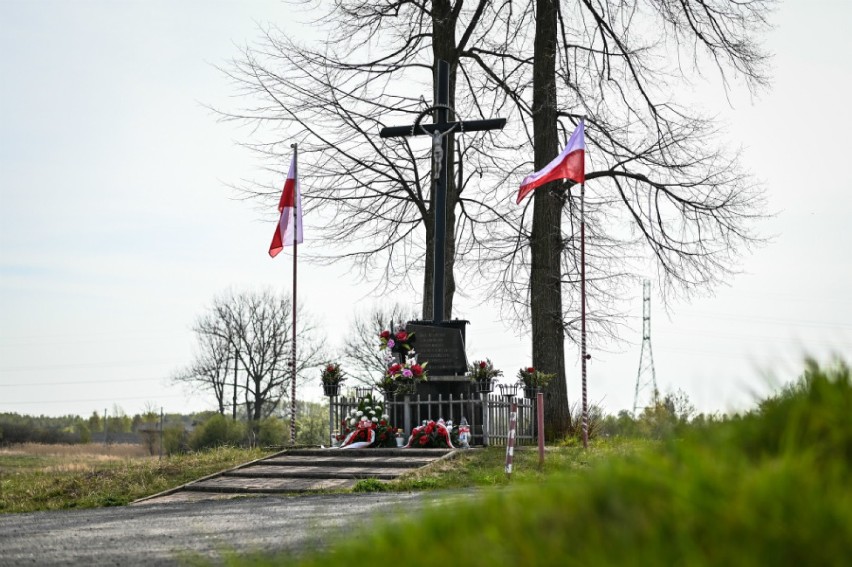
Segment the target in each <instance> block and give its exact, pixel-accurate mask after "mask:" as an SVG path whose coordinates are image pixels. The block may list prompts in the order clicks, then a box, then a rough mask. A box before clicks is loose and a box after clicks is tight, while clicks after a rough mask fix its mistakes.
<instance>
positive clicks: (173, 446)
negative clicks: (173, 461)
mask: <svg viewBox="0 0 852 567" xmlns="http://www.w3.org/2000/svg"><path fill="white" fill-rule="evenodd" d="M163 450H164V451H165V453H166V455H168V456H172V455H180V454H182V453H186V452H187V451H189V435H187V433H186V429H185V428H184V427H183V425H169V426H166V427H164V428H163Z"/></svg>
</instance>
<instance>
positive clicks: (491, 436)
mask: <svg viewBox="0 0 852 567" xmlns="http://www.w3.org/2000/svg"><path fill="white" fill-rule="evenodd" d="M361 395H363V394H361ZM374 397H375V398H376V399H381V398H382V396H381V395H377V394H374ZM358 399H359V398H358V396H357V395H356V396H350V397H346V396H340V397H333V398H329V402H330V403H329V427H330V431H331V432H332V435H333V436H334V435H336V434H339V433H340V431H341V425H342V424H341V421H342V420H343V419H344V418H348V417H349V415H350V413H351V412H352V410H353V409H355V408H357V407H358ZM515 401H517V403H518V422H517V432H516V441H515V443H516V444H520V445H534V444H535V443H536V439H537V434H538V432H537V431H536V415H535V404H534V401H533V400H529V399H527V398H515ZM510 405H511V400H510V399H509V398H506V397H504V396H500V395H497V394H493V393H492V394H475V395H473V396H468V397H465V396H464V395H461V396H458V397H454V396H453V395H451V394H450V395H448V396H442V395H440V394H439V395H437V396H431V395H429V396H419V395H408V396H394V397H392V398H391V399H389V400H385V411H386V412H387V413H388V414H389V415H390V420H389V422H390V423H391V425H394V426H396V427H401V428H402V429H403V430H404V431H405V434H406V435H409V434H410V433H411V430H412V428H414V427H416V426H418V425H420V424H421V422H422V421H423V420H426V419H433V420H435V421H437V420H438V419H439V418H443V419H444V420H445V421H452V422H453V424H455V425H458V423H459V422H460V421H461V418H462V417H464V418H465V419H467V422H468V424H469V425H470V430H471V434H472V441H471V444H472V445H485V446H489V445H498V446H499V445H506V442H507V439H508V437H509V409H510Z"/></svg>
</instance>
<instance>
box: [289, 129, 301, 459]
mask: <svg viewBox="0 0 852 567" xmlns="http://www.w3.org/2000/svg"><path fill="white" fill-rule="evenodd" d="M290 147H291V148H293V174H294V181H295V183H294V186H293V233H292V234H293V305H292V310H293V348H292V351H291V353H290V444H291V445H295V444H296V289H297V288H296V282H297V279H296V271H297V268H298V263H297V262H296V258H297V253H296V252H297V248H298V245H299V232H298V231H299V226H298V222H299V211H298V207H299V145H298V144H290Z"/></svg>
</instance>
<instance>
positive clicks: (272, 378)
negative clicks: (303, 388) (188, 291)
mask: <svg viewBox="0 0 852 567" xmlns="http://www.w3.org/2000/svg"><path fill="white" fill-rule="evenodd" d="M291 309H292V303H291V301H290V300H289V299H288V298H286V297H284V296H283V295H282V296H277V295H275V294H274V293H272V292H271V291H269V290H266V291H262V292H248V291H244V292H233V291H231V292H228V293H225V294H223V295H221V296H218V297H216V298H215V299H214V300H213V304H212V306H211V307H210V308H209V309H208V311H207V312H206V313H205V314H204V315H202V316H201V317H199V319H198V321H197V322H196V325H195V327H194V330H195V333H196V336H197V338H198V342H199V353H198V354H197V355H196V361H195V362H194V363H193V364H192V365H190V370H189V371H184V372H182V373H179V374H178V375H177V378H176V379H177V380H179V381H183V382H194V383H195V384H197V385H198V386H200V387H202V388H204V389H210V390H212V391H213V393H214V395H215V396H216V399H217V402H218V404H219V412H220V413H222V414H224V407H225V392H226V387H227V386H229V385H231V386H234V387H235V388H238V389H239V391H240V392H241V393H242V395H243V401H244V403H245V406H246V414H247V416H248V419H249V420H250V421H252V422H254V423H256V422H258V421H259V420H260V419H262V418H264V417H268V416H269V415H271V413H272V412H273V411H274V410H275V408H276V407H277V405H278V403H279V402H280V400H281V399H282V397H285V396H286V394H287V392H288V389H289V385H290V384H291V380H292V379H293V376H292V370H291V368H290V352H291V350H290V349H291V348H292V344H293V341H292V327H291V324H290V321H291V317H292V311H291ZM297 320H298V322H299V329H298V337H299V341H298V344H299V349H298V351H297V353H296V355H297V357H296V374H297V376H298V375H299V374H301V375H305V374H306V370H307V369H308V368H311V367H314V366H316V365H317V364H319V363H320V361H321V360H322V349H321V348H320V346H319V345H318V343H317V342H316V341H315V340H314V338H313V333H314V330H315V327H314V325H313V323H312V322H311V321H310V320H309V319H308V318H307V316H306V315H305V314H304V313H302V314H301V315H300V316H299V317H298V319H297ZM229 361H230V363H234V362H233V361H236V363H235V364H237V366H238V369H239V373H238V372H237V371H236V369H235V370H234V373H233V374H231V373H230V372H229V370H228V364H229ZM237 376H241V377H242V381H241V382H237V381H236V377H237ZM229 378H230V379H233V380H234V382H232V383H230V384H229V383H228V382H227V380H228V379H229Z"/></svg>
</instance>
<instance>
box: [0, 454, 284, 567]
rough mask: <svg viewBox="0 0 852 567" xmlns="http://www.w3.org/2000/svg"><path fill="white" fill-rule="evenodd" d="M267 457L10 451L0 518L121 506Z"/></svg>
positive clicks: (4, 462)
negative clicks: (8, 515) (65, 509)
mask: <svg viewBox="0 0 852 567" xmlns="http://www.w3.org/2000/svg"><path fill="white" fill-rule="evenodd" d="M267 454H268V453H266V452H264V451H261V450H259V449H254V450H249V449H233V448H227V447H223V448H219V449H212V450H209V451H204V452H201V453H192V454H189V455H175V456H172V457H164V458H163V460H162V461H159V460H158V459H157V457H149V456H148V455H146V454H145V451H144V449H143V448H142V447H134V446H123V447H120V446H117V445H113V446H111V447H106V448H105V447H103V446H102V445H101V446H98V445H89V446H78V447H73V446H58V445H57V446H50V445H48V446H45V445H19V446H16V447H10V448H6V449H2V450H0V514H2V513H14V512H33V511H36V510H58V509H63V508H92V507H100V506H121V505H124V504H127V503H128V502H132V501H133V500H136V499H137V498H141V497H143V496H148V495H151V494H155V493H157V492H160V491H163V490H165V489H167V488H172V487H175V486H179V485H181V484H184V483H186V482H188V481H190V480H193V479H196V478H199V477H202V476H205V475H208V474H211V473H214V472H216V471H220V470H222V469H227V468H231V467H233V466H235V465H238V464H240V463H245V462H247V461H252V460H254V459H257V458H259V457H262V456H265V455H267ZM0 563H2V560H0Z"/></svg>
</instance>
